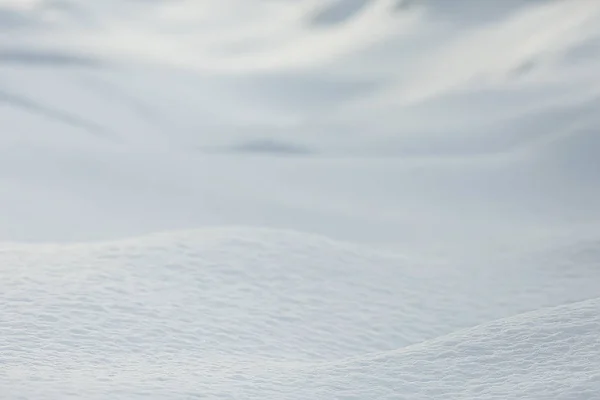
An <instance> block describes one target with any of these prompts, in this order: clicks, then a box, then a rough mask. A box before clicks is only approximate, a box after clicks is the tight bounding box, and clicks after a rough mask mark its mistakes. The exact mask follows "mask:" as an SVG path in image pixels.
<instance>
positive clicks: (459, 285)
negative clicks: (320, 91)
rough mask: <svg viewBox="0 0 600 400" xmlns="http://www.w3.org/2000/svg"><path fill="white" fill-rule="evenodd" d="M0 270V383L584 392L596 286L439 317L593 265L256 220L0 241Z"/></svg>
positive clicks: (190, 389)
mask: <svg viewBox="0 0 600 400" xmlns="http://www.w3.org/2000/svg"><path fill="white" fill-rule="evenodd" d="M530 265H533V264H530ZM0 268H1V269H2V271H1V272H2V276H3V279H2V281H1V283H0V293H1V295H0V315H1V316H2V324H1V326H2V335H1V336H0V348H1V349H2V352H1V355H0V363H1V364H2V373H1V374H0V391H1V392H2V393H3V395H4V396H8V397H7V398H15V399H17V398H32V399H33V398H39V397H41V396H43V397H45V398H50V399H65V398H85V399H101V398H123V399H130V398H142V397H151V398H161V399H165V398H173V399H175V398H177V399H179V398H182V399H183V398H195V397H197V398H215V399H221V398H246V399H254V398H255V399H264V398H276V399H296V398H297V399H304V398H315V399H331V398H339V399H342V398H344V399H346V398H353V399H372V398H378V399H387V398H389V399H393V398H407V399H415V398H423V399H427V398H505V399H509V398H510V399H512V398H514V399H517V398H531V399H547V398H553V399H591V398H593V397H594V395H597V394H598V393H600V392H598V390H599V389H600V386H598V385H600V381H599V380H598V372H597V371H598V368H599V367H600V339H599V337H598V335H597V332H598V329H599V328H600V301H597V300H589V301H583V302H581V303H574V304H572V305H568V306H560V307H558V308H555V309H545V310H541V311H536V312H533V313H530V314H523V315H522V316H518V317H513V318H508V319H505V320H499V321H498V322H494V323H488V324H485V325H481V326H477V327H475V328H471V329H468V330H465V331H459V332H457V333H452V332H455V331H456V330H460V329H461V328H467V327H469V326H476V325H479V324H483V323H486V322H487V321H490V320H495V319H498V318H502V317H507V316H510V315H514V314H518V313H520V312H524V311H530V310H533V309H536V308H539V307H545V306H551V305H558V304H562V303H566V302H573V301H576V300H584V299H586V298H591V297H593V294H594V293H595V294H596V295H597V294H598V292H597V285H596V284H595V282H597V280H593V279H589V276H585V275H580V276H579V278H578V279H573V278H572V277H571V279H568V278H569V277H568V276H567V275H568V274H569V270H564V271H563V273H564V275H563V276H554V277H552V279H549V278H547V279H546V280H545V281H544V277H543V274H541V273H540V272H541V271H539V270H536V268H529V269H528V270H524V269H523V268H519V273H518V278H516V279H515V280H513V278H515V277H514V276H511V275H512V273H513V272H514V271H511V270H510V268H507V269H500V268H497V267H496V266H494V267H490V268H486V267H485V266H479V267H478V268H477V270H476V271H475V270H473V271H470V270H469V268H465V267H463V268H460V269H453V268H452V267H450V266H448V265H444V264H440V263H436V262H434V261H429V262H423V263H416V262H415V261H413V260H411V259H410V258H408V257H402V256H398V255H392V254H386V253H377V252H373V251H370V250H364V249H363V250H360V249H359V248H357V247H356V246H350V245H346V244H341V243H337V242H333V241H331V240H328V239H324V238H320V237H314V236H312V237H311V236H308V235H304V234H297V233H291V232H280V231H271V230H258V229H250V230H244V229H224V230H205V231H196V232H181V233H173V234H160V235H152V236H148V237H145V238H140V239H131V240H126V241H119V242H109V243H102V244H86V245H83V244H82V245H15V244H7V245H5V246H3V247H2V249H1V251H0ZM472 273H476V274H477V275H478V276H477V277H475V278H474V277H470V278H469V275H470V274H472ZM532 275H535V276H536V277H538V278H539V279H538V280H537V282H531V281H529V282H525V283H521V284H519V283H518V282H517V281H516V280H518V279H523V277H526V276H530V278H531V276H532ZM509 281H510V284H509V285H508V284H506V283H508V282H509ZM444 335H448V336H444ZM440 336H441V337H440ZM438 337H439V338H438ZM436 338H438V339H436ZM576 396H579V397H576Z"/></svg>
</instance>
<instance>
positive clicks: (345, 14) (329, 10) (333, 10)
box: [310, 0, 369, 26]
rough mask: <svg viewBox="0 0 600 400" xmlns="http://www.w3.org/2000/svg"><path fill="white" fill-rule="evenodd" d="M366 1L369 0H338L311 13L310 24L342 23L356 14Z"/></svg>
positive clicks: (327, 24)
mask: <svg viewBox="0 0 600 400" xmlns="http://www.w3.org/2000/svg"><path fill="white" fill-rule="evenodd" d="M368 3H369V0H338V1H337V2H335V3H333V4H332V5H330V6H329V7H326V8H324V9H322V10H320V11H319V12H318V13H316V14H314V15H312V17H311V18H310V24H311V25H313V26H329V25H336V24H340V23H343V22H345V21H347V20H349V19H351V18H352V17H353V16H355V15H356V14H358V13H359V12H360V11H361V10H362V9H363V8H364V7H365V6H366V5H367V4H368Z"/></svg>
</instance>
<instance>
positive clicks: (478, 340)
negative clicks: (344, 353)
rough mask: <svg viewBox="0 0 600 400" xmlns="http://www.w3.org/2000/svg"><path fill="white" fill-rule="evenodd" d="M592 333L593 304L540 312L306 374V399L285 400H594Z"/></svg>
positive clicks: (598, 357) (599, 355)
mask: <svg viewBox="0 0 600 400" xmlns="http://www.w3.org/2000/svg"><path fill="white" fill-rule="evenodd" d="M599 329H600V299H593V300H588V301H584V302H580V303H575V304H570V305H564V306H560V307H556V308H551V309H544V310H539V311H536V312H533V313H527V314H522V315H519V316H516V317H513V318H509V319H505V320H499V321H496V322H492V323H489V324H486V325H481V326H478V327H475V328H473V329H469V330H466V331H462V332H457V333H454V334H452V335H449V336H446V337H443V338H440V339H437V340H434V341H431V342H425V343H422V344H419V345H417V346H413V347H410V348H407V349H403V350H399V351H397V352H391V353H385V354H380V355H375V356H372V357H364V358H359V359H356V360H352V361H349V362H343V363H336V364H328V365H322V366H319V367H316V368H311V370H310V371H306V374H303V375H302V376H301V377H296V380H295V382H296V383H298V382H301V384H300V385H301V386H303V388H304V389H305V391H303V392H301V393H300V392H299V391H298V389H297V388H294V389H292V391H294V392H295V393H297V397H292V398H298V399H300V398H312V399H330V398H349V399H350V398H351V399H399V398H402V399H404V398H406V399H570V400H574V399H595V398H598V396H599V395H600V375H599V374H598V370H599V369H600V337H599V336H598V330H599ZM290 386H294V385H293V384H290ZM286 398H290V397H286Z"/></svg>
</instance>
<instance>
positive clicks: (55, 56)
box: [0, 49, 102, 67]
mask: <svg viewBox="0 0 600 400" xmlns="http://www.w3.org/2000/svg"><path fill="white" fill-rule="evenodd" d="M0 64H25V65H27V66H47V65H50V66H55V67H99V66H101V65H102V63H101V62H100V61H99V60H96V59H94V58H91V57H87V56H83V55H78V54H69V53H62V52H58V51H49V50H31V49H0Z"/></svg>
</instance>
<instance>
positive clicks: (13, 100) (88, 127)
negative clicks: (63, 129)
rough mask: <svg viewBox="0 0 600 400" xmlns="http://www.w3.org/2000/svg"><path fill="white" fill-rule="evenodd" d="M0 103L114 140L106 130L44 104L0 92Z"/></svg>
mask: <svg viewBox="0 0 600 400" xmlns="http://www.w3.org/2000/svg"><path fill="white" fill-rule="evenodd" d="M2 103H4V104H7V105H9V106H12V107H16V108H20V109H22V110H25V111H27V112H29V113H32V114H36V115H39V116H42V117H44V118H48V119H50V120H54V121H58V122H61V123H63V124H66V125H69V126H72V127H75V128H79V129H83V130H84V131H86V132H88V133H91V134H93V135H95V136H101V137H104V138H109V137H110V138H113V139H114V137H113V135H111V133H110V132H109V131H108V130H107V129H106V128H104V127H103V126H101V125H99V124H97V123H95V122H92V121H87V120H85V119H83V118H81V117H78V116H76V115H73V114H70V113H67V112H65V111H61V110H58V109H55V108H52V107H48V106H46V105H44V104H41V103H39V102H36V101H34V100H31V99H28V98H27V97H24V96H20V95H16V94H13V93H9V92H6V91H3V90H0V104H2Z"/></svg>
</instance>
